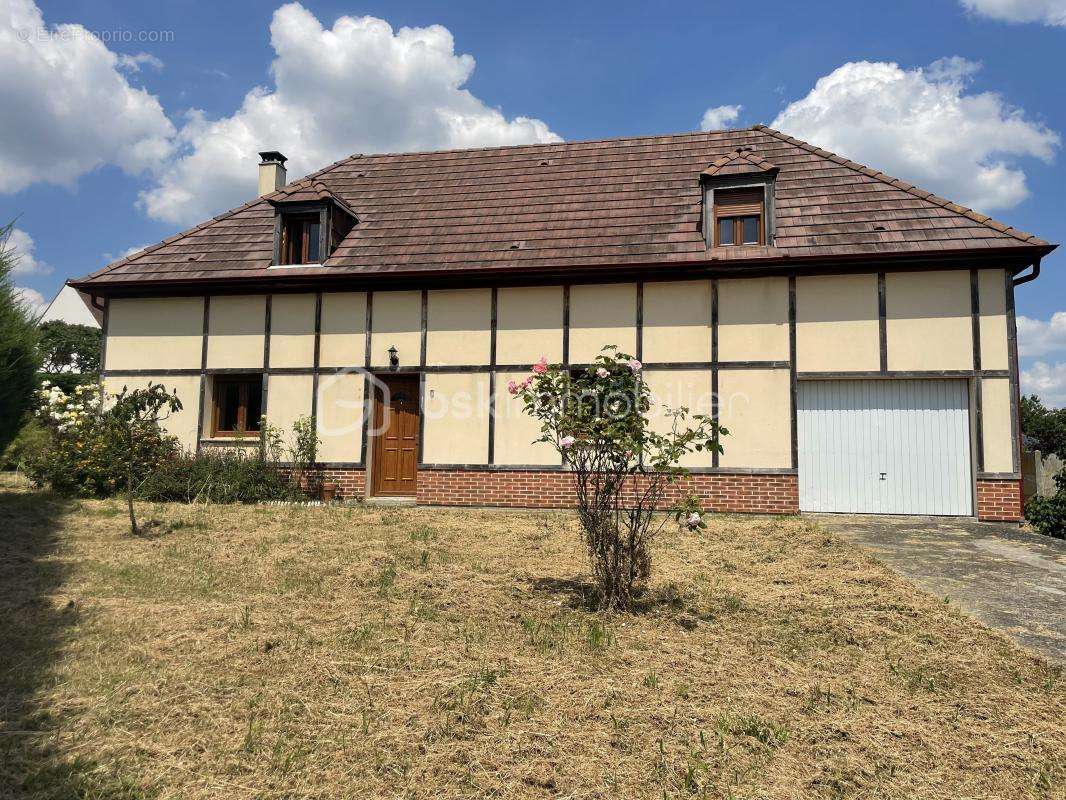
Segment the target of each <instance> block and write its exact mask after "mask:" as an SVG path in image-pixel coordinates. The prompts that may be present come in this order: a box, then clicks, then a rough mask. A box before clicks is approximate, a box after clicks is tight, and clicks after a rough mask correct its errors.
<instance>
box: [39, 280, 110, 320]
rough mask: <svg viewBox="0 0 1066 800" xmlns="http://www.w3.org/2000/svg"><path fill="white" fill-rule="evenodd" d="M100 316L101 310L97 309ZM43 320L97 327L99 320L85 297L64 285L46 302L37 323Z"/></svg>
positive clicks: (71, 287)
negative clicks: (46, 306) (45, 307)
mask: <svg viewBox="0 0 1066 800" xmlns="http://www.w3.org/2000/svg"><path fill="white" fill-rule="evenodd" d="M96 313H97V314H100V315H101V316H102V312H99V311H97V312H96ZM43 322H67V323H69V324H71V325H88V326H89V327H90V328H99V327H100V321H99V320H98V319H97V318H96V315H95V314H94V313H93V310H92V309H91V308H90V307H89V305H88V303H87V302H86V299H85V298H84V297H82V295H81V293H80V292H79V291H78V290H77V289H75V288H74V287H73V286H69V285H68V286H64V287H63V288H62V289H60V290H59V291H58V292H57V293H56V296H55V297H53V298H52V302H51V303H49V304H48V308H47V309H45V312H44V314H42V315H41V318H40V320H38V324H40V323H43Z"/></svg>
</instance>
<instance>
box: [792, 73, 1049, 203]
mask: <svg viewBox="0 0 1066 800" xmlns="http://www.w3.org/2000/svg"><path fill="white" fill-rule="evenodd" d="M979 68H980V65H979V64H976V63H974V62H971V61H967V60H966V59H963V58H959V57H957V56H956V57H953V58H948V59H941V60H939V61H937V62H935V63H933V64H931V65H930V66H929V67H926V68H924V69H923V68H920V67H919V68H915V69H903V68H902V67H900V66H899V65H898V64H892V63H884V62H869V61H860V62H851V63H847V64H844V65H843V66H841V67H838V68H837V69H835V70H834V71H833V72H831V73H830V74H828V75H826V76H824V77H822V78H819V79H818V81H817V83H816V84H815V86H814V88H813V89H812V90H811V91H810V93H809V94H808V95H807V96H806V97H804V98H803V99H801V100H797V101H795V102H793V103H790V104H789V105H788V106H787V107H786V108H785V109H784V110H783V111H782V112H781V113H780V114H779V115H778V117H777V119H775V120H774V122H773V124H772V126H773V127H775V128H779V129H781V130H783V131H785V132H787V133H790V134H792V135H793V136H796V137H798V138H800V139H804V140H806V141H809V142H811V143H813V144H816V145H818V146H819V147H824V148H825V149H827V150H832V151H834V152H837V153H840V154H841V155H844V156H847V157H848V158H851V159H853V160H855V161H859V162H862V163H866V164H870V165H871V166H873V167H875V168H876V169H880V170H884V171H885V172H887V173H888V174H890V175H895V176H897V177H899V178H902V179H904V180H907V181H910V182H911V183H915V184H917V185H918V186H921V187H923V188H925V189H928V190H930V191H934V192H936V193H937V194H939V195H942V196H944V197H947V198H948V199H950V200H954V201H955V202H958V203H961V204H962V205H966V206H971V207H973V208H977V209H980V210H982V211H991V210H993V209H1000V208H1010V207H1011V206H1014V205H1017V204H1018V203H1020V202H1021V201H1022V200H1024V199H1025V198H1026V197H1027V196H1028V194H1029V190H1028V188H1027V187H1026V183H1025V173H1024V172H1023V171H1022V169H1021V168H1020V167H1018V166H1017V163H1016V160H1017V159H1019V158H1025V157H1031V158H1038V159H1040V160H1041V161H1044V162H1050V161H1051V160H1052V159H1053V158H1054V156H1055V152H1056V149H1057V148H1058V146H1059V144H1060V137H1059V135H1058V133H1056V132H1055V131H1053V130H1051V129H1050V128H1048V127H1047V126H1046V125H1044V124H1043V123H1040V122H1036V121H1034V120H1031V119H1029V118H1028V117H1027V116H1026V114H1025V112H1024V111H1023V110H1021V109H1017V108H1014V107H1012V106H1010V105H1008V104H1007V103H1006V101H1004V99H1003V98H1002V97H1001V96H1000V95H999V94H996V93H995V92H981V93H967V92H966V84H967V81H968V80H969V79H970V78H971V77H972V76H973V74H974V73H975V72H976V71H977V70H978V69H979Z"/></svg>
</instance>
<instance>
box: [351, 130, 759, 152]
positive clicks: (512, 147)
mask: <svg viewBox="0 0 1066 800" xmlns="http://www.w3.org/2000/svg"><path fill="white" fill-rule="evenodd" d="M756 129H757V126H755V125H749V126H747V127H744V128H719V129H716V130H713V131H679V132H677V133H645V134H640V135H637V136H607V137H604V138H600V139H563V140H562V141H561V142H526V143H525V144H503V145H495V146H493V147H452V148H448V149H445V150H395V151H392V152H388V153H364V154H363V157H364V158H385V157H388V156H431V155H437V154H445V153H484V152H487V151H490V150H496V151H499V150H517V149H519V148H520V147H562V146H564V145H575V144H602V143H604V142H639V141H643V140H645V139H679V138H681V137H683V136H707V135H709V134H714V133H741V132H743V131H754V130H756Z"/></svg>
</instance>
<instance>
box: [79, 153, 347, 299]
mask: <svg viewBox="0 0 1066 800" xmlns="http://www.w3.org/2000/svg"><path fill="white" fill-rule="evenodd" d="M362 157H363V154H362V153H354V154H352V155H350V156H345V157H344V158H342V159H340V160H338V161H334V162H333V163H332V164H330V165H328V166H325V167H323V168H322V169H320V170H317V171H315V172H311V173H309V174H307V175H304V176H303V177H302V178H297V179H296V180H294V181H293V182H292V183H287V184H285V185H284V186H282V187H281V188H280V189H276V190H274V191H273V192H271V193H270V194H264V195H260V196H259V197H257V198H255V199H254V200H249V201H248V202H247V203H244V204H242V205H239V206H237V207H236V208H231V209H230V210H229V211H223V212H222V213H221V214H218V215H217V216H214V217H211V218H210V219H207V220H204V221H203V222H201V223H200V224H199V225H194V226H193V227H191V228H186V229H185V230H183V231H179V232H178V233H175V234H174V235H173V236H168V237H167V238H166V239H164V240H163V241H161V242H156V243H155V244H153V245H149V246H148V247H145V248H143V249H141V250H138V251H137V252H136V253H130V254H129V255H128V256H125V257H123V258H120V259H119V260H118V261H112V262H111V263H110V264H108V265H107V266H105V267H101V268H100V269H98V270H96V271H95V272H90V273H89V274H88V275H86V276H85V277H84V278H81V279H80V280H88V279H89V278H96V277H99V276H101V275H106V274H107V273H108V272H111V271H112V270H114V269H117V268H118V267H121V266H124V265H125V264H128V263H129V262H131V261H136V260H137V259H138V258H140V257H141V256H146V255H148V254H149V253H154V252H155V251H156V250H158V249H159V248H161V247H163V246H165V245H168V244H171V243H172V242H176V241H179V240H181V239H185V238H187V237H189V236H192V235H193V234H194V233H196V232H198V231H200V230H203V229H204V228H206V227H207V226H208V225H213V224H214V223H216V222H220V221H221V220H224V219H229V218H230V217H232V216H233V215H234V214H239V213H240V212H241V211H244V210H245V209H248V208H251V207H252V206H254V205H255V204H256V203H265V202H268V201H269V200H270V199H271V198H273V197H275V196H277V195H285V194H291V192H292V191H293V188H294V187H296V186H300V185H302V184H307V185H309V186H310V185H311V182H312V181H314V180H316V179H318V178H319V177H321V176H322V175H324V174H325V173H327V172H329V171H331V170H334V169H336V168H337V167H339V166H340V165H341V164H346V163H348V162H349V161H355V160H357V159H360V158H362ZM327 189H328V187H327ZM330 194H333V192H332V191H330ZM345 206H346V207H347V208H348V210H349V211H351V209H350V207H348V206H347V203H345ZM353 216H354V214H353ZM68 282H69V281H65V282H64V285H65V284H66V283H68Z"/></svg>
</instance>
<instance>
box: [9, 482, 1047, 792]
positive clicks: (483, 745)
mask: <svg viewBox="0 0 1066 800" xmlns="http://www.w3.org/2000/svg"><path fill="white" fill-rule="evenodd" d="M142 513H143V514H145V516H150V517H154V518H155V519H157V520H160V521H161V523H162V524H161V525H160V526H159V527H158V528H156V529H155V531H154V533H153V535H152V536H151V537H150V538H146V539H131V538H130V537H129V536H128V534H127V532H126V531H127V529H126V521H125V519H124V517H123V510H122V506H121V504H120V503H118V502H110V501H108V502H70V501H61V500H58V499H56V498H53V497H51V496H50V495H47V494H41V493H32V492H30V491H29V490H28V489H26V488H23V487H18V486H16V485H15V484H14V483H13V482H12V481H11V480H10V479H7V480H6V482H5V484H4V486H3V487H0V581H2V584H0V637H2V638H0V679H2V690H3V694H2V696H0V726H2V727H0V795H3V796H16V797H55V798H70V797H85V798H143V797H159V798H312V797H314V798H376V797H388V798H460V797H462V798H470V797H484V798H488V797H491V798H515V797H520V798H553V797H558V798H616V797H620V798H640V797H649V798H679V797H689V796H692V797H713V798H799V797H816V798H988V797H997V798H1029V797H1041V798H1059V799H1061V798H1063V797H1064V796H1066V788H1064V787H1066V729H1064V719H1066V680H1064V676H1063V674H1062V671H1061V670H1058V669H1055V668H1052V667H1049V666H1047V665H1046V664H1045V663H1042V662H1041V661H1040V660H1038V659H1036V658H1034V657H1031V656H1029V655H1027V654H1026V653H1024V652H1022V651H1021V650H1019V649H1018V648H1016V647H1015V646H1014V645H1012V644H1011V643H1009V642H1008V641H1007V640H1005V639H1004V638H1002V637H1001V636H999V635H997V634H994V633H992V632H990V631H989V630H987V629H985V628H983V627H981V626H980V625H979V624H977V623H975V622H974V621H972V620H971V619H969V618H968V617H966V616H964V615H962V614H961V613H959V612H958V611H956V609H954V608H952V607H951V606H949V605H946V604H945V603H944V602H943V601H942V600H939V599H937V598H935V597H931V596H929V595H926V594H923V593H921V592H919V591H918V590H916V589H914V588H912V587H911V586H910V585H908V584H907V583H905V582H904V581H902V580H901V579H899V578H897V577H895V576H894V575H893V574H892V573H890V572H889V571H888V570H887V569H885V568H883V567H882V566H880V565H878V564H877V563H875V562H874V561H872V560H871V559H869V558H867V557H866V556H865V555H863V554H862V553H861V552H860V551H858V550H856V549H855V548H853V547H851V546H849V545H847V544H844V543H843V542H842V541H840V540H839V539H837V538H835V537H833V536H831V535H828V534H827V533H825V532H824V531H822V530H820V529H819V528H818V527H817V526H815V525H814V524H811V523H808V522H805V521H803V520H798V519H772V518H743V517H721V518H718V519H716V520H715V521H714V522H713V524H712V525H711V528H710V530H708V531H707V532H705V533H701V534H700V535H698V536H696V535H690V534H679V533H678V532H677V531H676V530H673V529H668V531H667V532H666V533H665V534H664V535H663V537H662V538H661V539H660V541H659V542H658V545H657V548H656V553H655V558H656V561H655V565H654V569H655V579H656V582H655V585H654V591H653V593H652V596H651V597H650V598H649V599H648V603H647V608H646V609H644V610H643V611H642V612H641V613H639V614H634V615H630V616H603V615H600V614H597V613H593V612H590V611H588V610H587V608H586V599H585V598H586V592H587V588H588V587H587V584H586V580H587V577H586V576H587V571H586V569H585V565H584V559H583V555H582V551H581V550H580V546H579V543H578V539H577V533H576V527H575V521H574V520H573V518H571V517H568V516H566V515H543V514H532V513H529V514H527V513H507V512H490V511H468V510H454V511H451V510H449V511H441V510H433V509H394V510H385V509H374V508H292V507H236V506H229V507H190V506H181V505H167V506H147V505H146V506H143V507H142Z"/></svg>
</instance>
